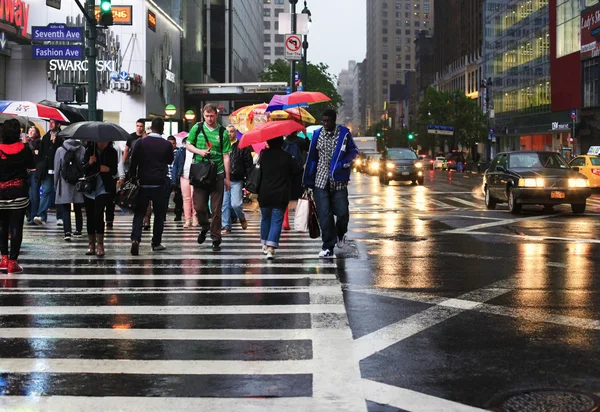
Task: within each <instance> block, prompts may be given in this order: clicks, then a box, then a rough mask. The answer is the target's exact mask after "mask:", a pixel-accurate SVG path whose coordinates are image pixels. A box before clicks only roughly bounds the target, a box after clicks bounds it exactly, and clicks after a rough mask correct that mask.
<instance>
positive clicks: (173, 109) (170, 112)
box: [165, 104, 177, 135]
mask: <svg viewBox="0 0 600 412" xmlns="http://www.w3.org/2000/svg"><path fill="white" fill-rule="evenodd" d="M175 113H177V108H176V107H175V106H174V105H172V104H168V105H167V107H165V114H166V115H167V117H168V118H169V135H172V134H173V121H172V120H171V117H172V116H175Z"/></svg>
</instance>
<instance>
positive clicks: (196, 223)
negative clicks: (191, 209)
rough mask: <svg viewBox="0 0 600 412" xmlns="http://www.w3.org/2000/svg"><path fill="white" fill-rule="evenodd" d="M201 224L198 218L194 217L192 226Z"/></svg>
mask: <svg viewBox="0 0 600 412" xmlns="http://www.w3.org/2000/svg"><path fill="white" fill-rule="evenodd" d="M199 225H200V224H199V223H198V218H197V217H196V216H194V217H193V218H192V227H198V226H199Z"/></svg>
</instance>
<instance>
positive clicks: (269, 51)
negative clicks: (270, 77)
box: [264, 46, 271, 56]
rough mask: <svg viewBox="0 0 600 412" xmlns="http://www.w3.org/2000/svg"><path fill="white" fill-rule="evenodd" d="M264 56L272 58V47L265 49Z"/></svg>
mask: <svg viewBox="0 0 600 412" xmlns="http://www.w3.org/2000/svg"><path fill="white" fill-rule="evenodd" d="M264 54H265V56H270V55H271V48H270V47H267V46H265V49H264Z"/></svg>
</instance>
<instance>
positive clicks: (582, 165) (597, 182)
mask: <svg viewBox="0 0 600 412" xmlns="http://www.w3.org/2000/svg"><path fill="white" fill-rule="evenodd" d="M569 165H570V166H571V169H573V170H575V171H576V172H579V173H581V174H582V175H584V176H585V177H587V178H588V181H589V182H590V187H593V188H598V187H600V156H592V155H584V156H577V157H576V158H575V159H573V160H571V163H569Z"/></svg>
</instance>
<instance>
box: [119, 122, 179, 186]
mask: <svg viewBox="0 0 600 412" xmlns="http://www.w3.org/2000/svg"><path fill="white" fill-rule="evenodd" d="M173 157H174V156H173V145H171V143H170V142H169V141H168V140H165V139H163V138H162V137H161V136H159V135H153V134H152V133H151V134H149V135H148V136H146V137H144V138H142V139H138V140H137V142H136V143H135V145H134V146H133V153H132V154H131V168H130V169H129V173H130V175H131V178H132V179H138V180H139V181H140V184H141V185H143V186H144V185H147V186H154V185H156V186H164V185H166V184H167V182H168V177H167V173H168V172H169V165H170V164H171V163H173Z"/></svg>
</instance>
